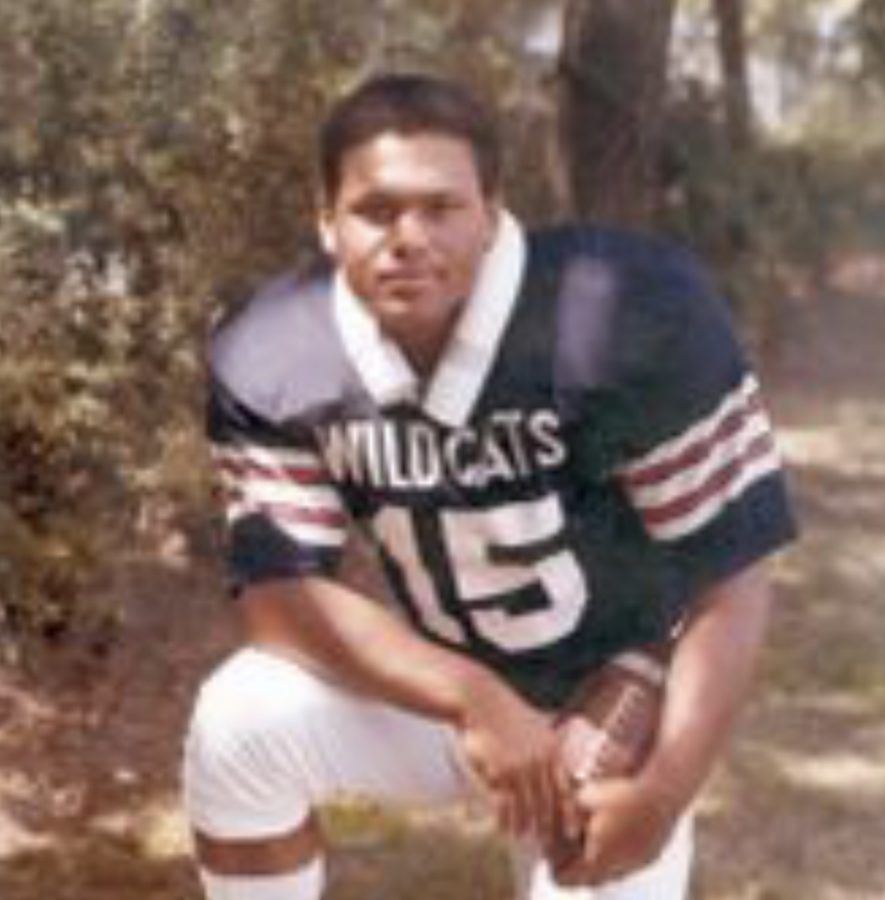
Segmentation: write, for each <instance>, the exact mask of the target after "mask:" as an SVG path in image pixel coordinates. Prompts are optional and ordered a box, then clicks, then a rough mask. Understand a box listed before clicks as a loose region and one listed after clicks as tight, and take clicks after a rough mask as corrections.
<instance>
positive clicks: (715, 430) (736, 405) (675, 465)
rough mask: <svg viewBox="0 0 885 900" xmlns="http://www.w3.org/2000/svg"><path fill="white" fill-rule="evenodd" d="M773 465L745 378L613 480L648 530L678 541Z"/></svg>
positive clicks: (753, 385) (752, 388) (765, 427)
mask: <svg viewBox="0 0 885 900" xmlns="http://www.w3.org/2000/svg"><path fill="white" fill-rule="evenodd" d="M779 468H780V459H779V456H778V453H777V449H776V447H775V444H774V438H773V435H772V433H771V426H770V424H769V421H768V416H767V415H766V413H765V410H764V408H763V406H762V403H761V400H760V397H759V386H758V384H757V382H756V379H755V378H753V376H752V375H748V376H746V377H745V378H744V380H743V381H742V382H741V384H740V385H739V386H738V387H737V388H735V389H734V390H733V391H732V392H731V393H730V394H728V395H727V396H726V397H725V399H724V400H723V401H722V402H721V403H720V404H719V406H717V407H716V409H715V410H714V411H713V412H712V413H710V415H708V416H706V417H704V418H703V419H701V420H700V421H698V422H695V423H694V424H693V425H692V426H691V427H690V428H688V429H687V430H686V431H684V432H682V433H681V434H679V435H677V436H676V437H673V438H670V439H669V440H667V441H665V442H664V443H662V444H659V445H658V446H656V447H655V448H654V449H652V450H651V451H650V452H649V453H647V454H645V455H644V456H642V457H639V458H638V459H635V460H631V461H630V463H628V464H627V465H625V466H623V467H622V468H621V469H620V470H619V475H620V478H621V481H622V483H623V485H624V487H625V489H626V491H627V494H628V496H629V497H630V499H631V501H632V502H633V505H634V507H635V508H636V509H637V510H638V511H639V513H640V515H641V516H642V519H643V521H644V522H645V526H646V529H647V530H648V533H649V534H650V535H651V536H652V537H654V538H657V539H659V540H678V539H679V538H683V537H686V536H688V535H690V534H691V533H692V532H694V531H697V530H699V529H700V528H703V527H704V526H705V525H706V524H708V523H709V522H710V521H712V520H713V519H715V518H716V516H718V515H719V513H720V512H722V511H723V509H724V508H725V507H726V506H727V505H728V504H730V503H733V502H734V501H735V500H737V499H738V498H739V497H740V496H741V495H742V494H743V493H744V492H745V491H746V490H747V489H748V488H749V487H750V486H751V485H753V484H755V483H756V482H757V481H759V480H760V479H762V478H764V477H765V476H766V475H768V474H770V473H772V472H775V471H777V470H778V469H779Z"/></svg>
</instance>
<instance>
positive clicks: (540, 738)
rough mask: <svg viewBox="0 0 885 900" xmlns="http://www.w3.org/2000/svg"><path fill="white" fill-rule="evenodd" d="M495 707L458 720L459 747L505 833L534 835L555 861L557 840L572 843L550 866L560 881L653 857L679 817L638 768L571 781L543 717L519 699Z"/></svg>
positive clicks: (599, 879) (586, 881) (581, 879)
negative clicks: (567, 853)
mask: <svg viewBox="0 0 885 900" xmlns="http://www.w3.org/2000/svg"><path fill="white" fill-rule="evenodd" d="M495 713H496V715H495V716H485V717H483V718H478V719H475V720H474V721H473V722H466V723H465V724H464V727H462V731H461V737H462V745H463V748H464V751H465V753H466V755H467V758H468V761H469V763H470V764H471V766H472V768H473V770H474V771H475V772H476V774H477V775H478V776H479V779H480V781H481V783H482V785H483V786H484V788H485V790H486V792H487V793H488V794H489V795H490V797H491V801H492V804H493V806H494V808H495V812H496V815H497V819H498V822H499V825H500V826H501V828H502V829H503V830H504V831H506V832H508V833H511V834H513V835H520V836H526V837H530V838H531V839H533V840H535V841H537V842H538V844H539V845H540V846H541V847H542V848H544V851H545V853H546V854H547V855H548V857H550V858H551V860H552V861H554V862H555V861H556V859H557V856H559V855H560V854H558V853H557V848H560V849H561V847H562V844H563V842H564V841H565V842H567V844H568V845H569V846H571V845H574V848H575V849H576V851H577V852H576V853H575V854H574V855H570V856H569V860H568V863H567V864H565V865H554V875H555V877H556V880H557V881H558V882H559V883H560V884H563V885H597V884H601V883H604V882H606V881H611V880H613V879H616V878H621V877H623V876H625V875H627V874H629V873H631V872H633V871H635V870H637V869H639V868H642V867H643V866H645V865H648V864H649V863H651V862H652V861H654V859H655V858H656V857H657V856H658V854H659V853H660V851H661V849H662V848H663V846H664V844H665V843H666V841H667V838H668V837H669V835H670V833H671V831H672V828H673V826H674V824H675V822H676V820H677V818H678V816H679V810H678V809H676V808H674V807H673V805H672V804H671V803H670V802H668V798H667V797H666V792H665V791H663V790H661V789H660V787H659V786H658V785H656V784H654V782H653V780H652V779H649V778H646V777H645V776H644V774H643V771H640V772H639V773H637V774H636V775H634V776H630V777H626V778H596V777H594V778H588V779H586V780H584V781H582V782H580V783H578V782H576V781H575V780H574V778H573V777H572V776H571V775H569V774H568V772H567V771H566V769H565V766H564V765H563V763H562V753H561V742H562V729H561V727H560V726H557V724H556V723H555V722H554V720H553V718H552V717H551V716H550V715H548V714H546V713H543V712H541V711H539V710H536V709H534V708H532V707H529V706H527V705H524V704H521V703H517V704H504V705H503V709H502V708H500V707H497V706H496V707H495Z"/></svg>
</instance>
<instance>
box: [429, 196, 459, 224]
mask: <svg viewBox="0 0 885 900" xmlns="http://www.w3.org/2000/svg"><path fill="white" fill-rule="evenodd" d="M460 208H461V202H460V201H459V200H458V199H457V198H456V197H450V196H448V195H445V194H443V195H440V196H438V197H430V198H429V199H428V200H427V201H426V203H425V204H424V213H425V215H427V216H429V217H430V218H432V219H441V218H443V217H445V216H447V215H451V214H452V213H454V212H456V211H457V210H459V209H460Z"/></svg>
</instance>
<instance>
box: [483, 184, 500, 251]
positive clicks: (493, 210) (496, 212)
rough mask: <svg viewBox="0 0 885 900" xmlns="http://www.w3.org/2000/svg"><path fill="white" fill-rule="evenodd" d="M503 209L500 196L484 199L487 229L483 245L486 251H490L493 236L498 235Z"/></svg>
mask: <svg viewBox="0 0 885 900" xmlns="http://www.w3.org/2000/svg"><path fill="white" fill-rule="evenodd" d="M503 209H504V206H503V202H502V200H501V195H500V194H497V193H496V194H491V195H490V196H488V197H486V219H487V222H488V228H487V230H486V239H485V245H486V250H488V249H490V248H491V246H492V244H494V243H495V236H496V235H497V234H498V225H499V224H500V222H501V212H502V210H503Z"/></svg>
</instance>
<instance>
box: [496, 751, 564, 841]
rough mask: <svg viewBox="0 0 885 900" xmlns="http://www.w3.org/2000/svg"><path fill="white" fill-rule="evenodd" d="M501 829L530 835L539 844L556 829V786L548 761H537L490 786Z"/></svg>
mask: <svg viewBox="0 0 885 900" xmlns="http://www.w3.org/2000/svg"><path fill="white" fill-rule="evenodd" d="M492 794H493V798H494V802H495V809H496V814H497V819H498V823H499V825H500V827H501V828H502V829H503V830H505V831H507V832H509V833H511V834H516V835H522V834H526V833H527V832H532V833H534V834H535V835H537V836H538V837H539V838H540V839H541V840H542V841H545V840H546V839H548V838H549V836H550V835H552V833H553V831H554V828H555V827H556V822H557V815H558V810H559V805H560V792H559V787H558V784H557V781H556V777H555V775H554V771H553V766H552V765H551V763H550V762H549V761H548V760H540V761H537V762H535V763H533V764H531V765H529V766H527V767H525V768H523V769H521V770H519V771H518V772H515V773H512V774H511V775H510V776H508V777H505V778H500V779H498V780H497V781H496V783H494V784H493V785H492Z"/></svg>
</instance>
